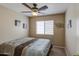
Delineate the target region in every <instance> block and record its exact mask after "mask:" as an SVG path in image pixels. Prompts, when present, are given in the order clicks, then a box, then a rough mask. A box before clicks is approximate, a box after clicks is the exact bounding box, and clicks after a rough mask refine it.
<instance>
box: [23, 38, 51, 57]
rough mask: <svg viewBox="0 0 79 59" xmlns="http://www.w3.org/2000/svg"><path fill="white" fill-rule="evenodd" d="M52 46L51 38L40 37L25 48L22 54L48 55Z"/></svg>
mask: <svg viewBox="0 0 79 59" xmlns="http://www.w3.org/2000/svg"><path fill="white" fill-rule="evenodd" d="M50 47H51V42H50V40H49V39H38V40H36V41H34V42H33V43H31V44H30V45H29V46H26V47H25V48H24V49H23V51H22V56H47V54H48V52H49V49H50Z"/></svg>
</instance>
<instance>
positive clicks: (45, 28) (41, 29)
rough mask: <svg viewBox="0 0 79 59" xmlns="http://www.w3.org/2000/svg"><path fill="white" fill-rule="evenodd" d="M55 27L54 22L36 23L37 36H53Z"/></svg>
mask: <svg viewBox="0 0 79 59" xmlns="http://www.w3.org/2000/svg"><path fill="white" fill-rule="evenodd" d="M53 27H54V21H53V20H49V21H37V22H36V34H46V35H53V34H54V33H53Z"/></svg>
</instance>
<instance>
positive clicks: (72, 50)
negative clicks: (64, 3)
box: [65, 4, 79, 55]
mask: <svg viewBox="0 0 79 59" xmlns="http://www.w3.org/2000/svg"><path fill="white" fill-rule="evenodd" d="M78 16H79V4H71V5H70V7H69V8H68V9H67V11H66V20H65V41H66V51H67V54H68V55H76V54H78V53H77V51H79V43H78V42H79V35H78V34H79V28H78V27H79V17H78ZM70 19H71V20H72V28H69V26H68V22H69V20H70ZM77 25H78V26H77ZM77 33H78V34H77Z"/></svg>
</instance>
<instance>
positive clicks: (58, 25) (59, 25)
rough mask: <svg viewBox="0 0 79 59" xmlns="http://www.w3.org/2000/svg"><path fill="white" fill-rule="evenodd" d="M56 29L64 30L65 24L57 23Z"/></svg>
mask: <svg viewBox="0 0 79 59" xmlns="http://www.w3.org/2000/svg"><path fill="white" fill-rule="evenodd" d="M55 25H56V27H59V28H64V24H63V23H55Z"/></svg>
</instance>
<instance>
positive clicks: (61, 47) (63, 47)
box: [54, 45, 65, 48]
mask: <svg viewBox="0 0 79 59" xmlns="http://www.w3.org/2000/svg"><path fill="white" fill-rule="evenodd" d="M54 47H57V48H65V47H62V46H57V45H54Z"/></svg>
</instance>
